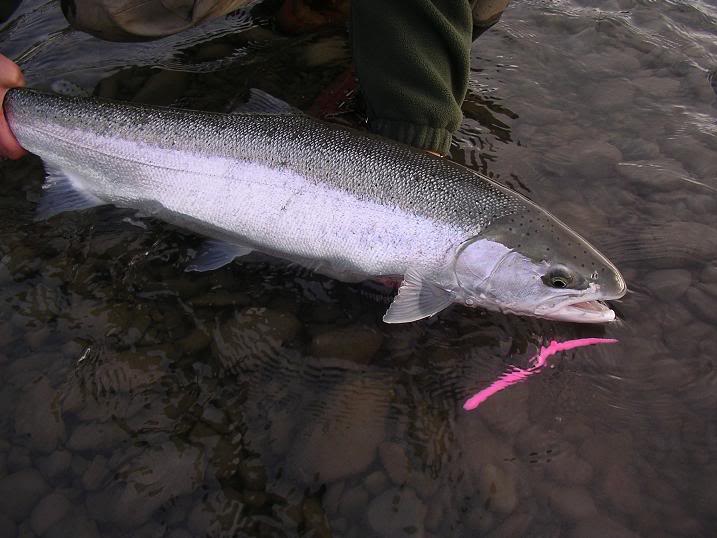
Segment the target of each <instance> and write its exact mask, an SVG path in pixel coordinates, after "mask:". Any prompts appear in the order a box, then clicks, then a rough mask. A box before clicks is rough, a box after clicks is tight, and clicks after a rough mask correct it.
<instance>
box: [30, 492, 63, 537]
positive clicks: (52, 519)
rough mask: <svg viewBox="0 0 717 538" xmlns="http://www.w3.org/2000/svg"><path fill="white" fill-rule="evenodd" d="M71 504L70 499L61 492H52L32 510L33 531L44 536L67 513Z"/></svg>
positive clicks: (31, 524) (31, 523) (31, 525)
mask: <svg viewBox="0 0 717 538" xmlns="http://www.w3.org/2000/svg"><path fill="white" fill-rule="evenodd" d="M71 506H72V505H71V504H70V501H69V499H68V498H67V497H65V496H64V495H62V494H61V493H50V494H49V495H48V496H47V497H45V498H43V499H42V500H41V501H40V502H39V503H37V506H36V507H35V509H34V510H33V511H32V515H31V516H30V527H31V528H32V531H33V532H34V533H35V534H37V535H39V536H42V535H43V534H45V533H46V532H47V530H48V529H50V528H51V527H53V526H54V525H55V524H56V523H58V522H59V521H61V520H62V518H64V517H65V516H66V515H67V513H68V512H69V511H70V508H71Z"/></svg>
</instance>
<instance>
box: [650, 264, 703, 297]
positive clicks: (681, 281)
mask: <svg viewBox="0 0 717 538" xmlns="http://www.w3.org/2000/svg"><path fill="white" fill-rule="evenodd" d="M644 283H645V285H646V286H647V287H648V288H649V289H650V291H651V292H652V294H653V296H654V297H655V298H657V299H659V300H662V301H666V302H670V301H675V300H677V299H679V298H680V297H682V295H683V294H684V293H685V291H687V288H689V287H690V284H692V273H691V272H690V271H687V270H686V269H663V270H657V271H652V272H650V273H648V274H647V276H646V277H645V281H644Z"/></svg>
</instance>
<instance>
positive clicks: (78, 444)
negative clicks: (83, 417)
mask: <svg viewBox="0 0 717 538" xmlns="http://www.w3.org/2000/svg"><path fill="white" fill-rule="evenodd" d="M127 437H128V434H127V432H125V431H124V430H122V429H121V428H120V427H119V426H117V425H116V424H115V423H113V422H100V423H97V422H85V423H81V424H78V425H77V426H75V429H74V430H72V434H71V435H70V438H69V439H68V441H67V448H69V449H70V450H73V451H80V452H81V451H92V452H97V451H103V450H110V449H113V448H115V447H116V446H117V445H119V444H121V443H122V441H124V440H125V439H127Z"/></svg>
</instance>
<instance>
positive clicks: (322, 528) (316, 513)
mask: <svg viewBox="0 0 717 538" xmlns="http://www.w3.org/2000/svg"><path fill="white" fill-rule="evenodd" d="M301 512H302V514H303V516H304V525H305V526H306V529H307V534H308V535H310V536H315V537H316V538H331V530H330V528H329V521H328V519H327V517H326V514H325V513H324V510H323V508H322V507H321V502H319V500H318V499H316V498H314V497H309V498H307V499H304V502H302V503H301Z"/></svg>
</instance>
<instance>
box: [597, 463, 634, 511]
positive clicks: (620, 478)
mask: <svg viewBox="0 0 717 538" xmlns="http://www.w3.org/2000/svg"><path fill="white" fill-rule="evenodd" d="M602 491H603V493H604V495H605V497H606V498H607V499H609V500H610V502H611V503H612V504H613V505H614V506H615V508H617V509H618V510H620V511H621V512H625V513H627V514H638V513H640V512H642V510H643V509H644V507H643V502H642V493H641V491H640V485H639V479H638V477H637V475H636V474H635V472H634V471H633V470H632V469H631V468H630V467H628V466H625V465H611V466H610V467H608V469H607V471H606V472H605V477H604V478H603V481H602Z"/></svg>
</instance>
